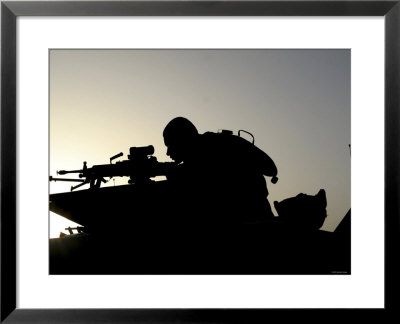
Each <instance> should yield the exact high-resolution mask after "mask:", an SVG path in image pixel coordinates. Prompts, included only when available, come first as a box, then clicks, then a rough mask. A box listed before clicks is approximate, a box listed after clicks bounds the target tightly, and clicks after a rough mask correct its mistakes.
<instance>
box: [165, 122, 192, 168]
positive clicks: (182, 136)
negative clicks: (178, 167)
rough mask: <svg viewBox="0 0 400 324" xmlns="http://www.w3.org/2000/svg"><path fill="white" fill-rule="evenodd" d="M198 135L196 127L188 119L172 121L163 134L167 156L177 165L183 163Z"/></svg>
mask: <svg viewBox="0 0 400 324" xmlns="http://www.w3.org/2000/svg"><path fill="white" fill-rule="evenodd" d="M198 135H199V133H198V131H197V129H196V127H195V126H194V125H193V124H192V122H191V121H189V120H188V119H186V118H184V117H176V118H174V119H172V120H171V121H170V122H169V123H168V125H167V126H165V128H164V132H163V136H164V143H165V145H166V146H167V155H168V156H170V157H171V159H173V160H174V161H175V162H177V163H180V162H183V161H185V160H186V159H187V158H188V156H189V155H190V151H191V149H192V148H193V147H192V145H193V143H194V141H195V140H196V138H197V136H198Z"/></svg>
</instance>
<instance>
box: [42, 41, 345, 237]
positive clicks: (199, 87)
mask: <svg viewBox="0 0 400 324" xmlns="http://www.w3.org/2000/svg"><path fill="white" fill-rule="evenodd" d="M350 90H351V89H350V50H336V49H335V50H51V51H50V175H53V176H56V170H60V169H79V168H81V167H82V164H83V161H87V162H88V167H90V166H92V165H93V164H106V163H109V158H110V157H111V156H113V155H115V154H117V153H119V152H123V153H124V157H122V159H127V154H128V153H129V147H131V146H143V145H150V144H152V145H153V146H154V147H155V156H157V159H158V160H159V161H170V160H169V158H168V156H167V155H166V147H165V145H164V143H163V138H162V131H163V129H164V127H165V125H166V124H167V123H168V122H169V121H170V120H171V119H172V118H174V117H177V116H184V117H187V118H188V119H190V120H191V121H192V122H193V123H194V124H195V125H196V127H197V128H198V130H199V132H201V133H203V132H206V131H215V132H216V131H218V129H230V130H233V131H234V132H235V133H237V131H238V130H239V129H244V130H247V131H249V132H251V133H252V134H253V135H254V136H255V144H256V145H257V146H258V147H260V148H261V149H263V150H264V151H265V152H266V153H268V154H269V155H270V156H271V158H272V159H273V160H274V161H275V163H276V165H277V167H278V177H279V182H278V183H277V184H275V185H273V184H271V182H270V178H267V183H268V189H269V192H270V195H269V201H270V202H271V205H273V204H272V203H273V201H274V200H278V201H280V200H283V199H285V198H288V197H292V196H295V195H297V194H298V193H300V192H302V193H306V194H310V195H314V194H316V193H317V192H318V191H319V189H321V188H323V189H325V190H326V194H327V201H328V207H327V210H328V217H327V219H326V221H325V224H324V226H323V228H322V229H324V230H328V231H333V230H334V229H335V228H336V226H337V225H338V224H339V222H340V221H341V219H342V218H343V216H344V215H345V214H346V212H347V211H348V210H349V208H350V152H349V144H351V141H350V140H351V135H350ZM126 183H127V179H124V178H120V179H117V180H116V181H115V184H126ZM108 185H114V183H113V182H112V181H111V182H110V183H109V184H108ZM70 186H71V183H60V182H56V183H54V182H52V183H51V186H50V190H51V192H52V193H53V192H63V191H69V189H70ZM83 188H87V186H86V187H83ZM274 212H275V211H274ZM50 221H51V228H52V230H54V229H55V235H56V236H57V235H58V233H59V232H60V230H63V228H62V227H64V224H62V225H59V224H58V220H57V218H56V217H54V215H51V219H50ZM56 225H57V226H58V227H57V226H56ZM60 226H61V229H60V228H59V227H60ZM51 235H53V234H51Z"/></svg>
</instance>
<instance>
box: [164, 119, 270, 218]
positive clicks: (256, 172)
mask: <svg viewBox="0 0 400 324" xmlns="http://www.w3.org/2000/svg"><path fill="white" fill-rule="evenodd" d="M163 136H164V143H165V145H166V146H167V148H168V149H167V155H168V156H170V157H171V158H172V159H173V160H174V161H175V162H176V163H177V164H178V165H177V167H176V168H175V169H174V170H173V171H171V173H170V174H169V175H168V176H167V178H168V180H169V181H170V182H171V183H175V184H176V185H177V188H179V190H178V195H180V197H178V199H181V202H182V203H181V206H182V208H187V209H188V208H190V210H187V216H188V217H190V216H191V215H197V216H199V217H201V219H204V218H207V217H209V221H221V222H226V221H239V222H246V221H250V222H251V221H258V220H266V219H269V218H270V217H273V213H272V211H271V207H270V204H269V202H268V200H267V196H268V190H267V186H266V181H265V178H264V175H265V176H270V177H274V178H273V182H275V181H276V180H277V178H276V175H277V172H278V171H277V168H276V166H275V163H274V162H273V161H272V159H271V158H270V157H269V156H268V155H267V154H266V153H264V152H263V151H261V150H260V149H259V148H257V147H256V146H255V145H253V144H252V143H250V142H249V141H247V140H246V139H243V138H241V137H239V136H235V135H232V134H225V133H212V132H206V133H204V134H199V133H198V131H197V129H196V127H195V126H194V125H193V124H192V123H191V122H190V121H189V120H187V119H186V118H183V117H177V118H175V119H173V120H172V121H170V122H169V123H168V125H167V126H166V127H165V129H164V132H163ZM188 206H189V207H188Z"/></svg>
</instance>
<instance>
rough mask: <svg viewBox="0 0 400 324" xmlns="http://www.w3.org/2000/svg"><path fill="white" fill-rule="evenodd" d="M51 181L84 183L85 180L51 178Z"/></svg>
mask: <svg viewBox="0 0 400 324" xmlns="http://www.w3.org/2000/svg"><path fill="white" fill-rule="evenodd" d="M49 180H50V181H70V182H84V181H85V180H83V179H64V178H54V177H52V176H50V177H49Z"/></svg>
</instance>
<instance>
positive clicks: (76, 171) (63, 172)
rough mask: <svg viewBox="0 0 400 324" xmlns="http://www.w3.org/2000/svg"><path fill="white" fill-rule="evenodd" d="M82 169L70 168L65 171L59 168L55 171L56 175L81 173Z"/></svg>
mask: <svg viewBox="0 0 400 324" xmlns="http://www.w3.org/2000/svg"><path fill="white" fill-rule="evenodd" d="M82 172H83V170H72V171H67V170H60V171H57V174H58V175H64V174H68V173H82Z"/></svg>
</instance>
